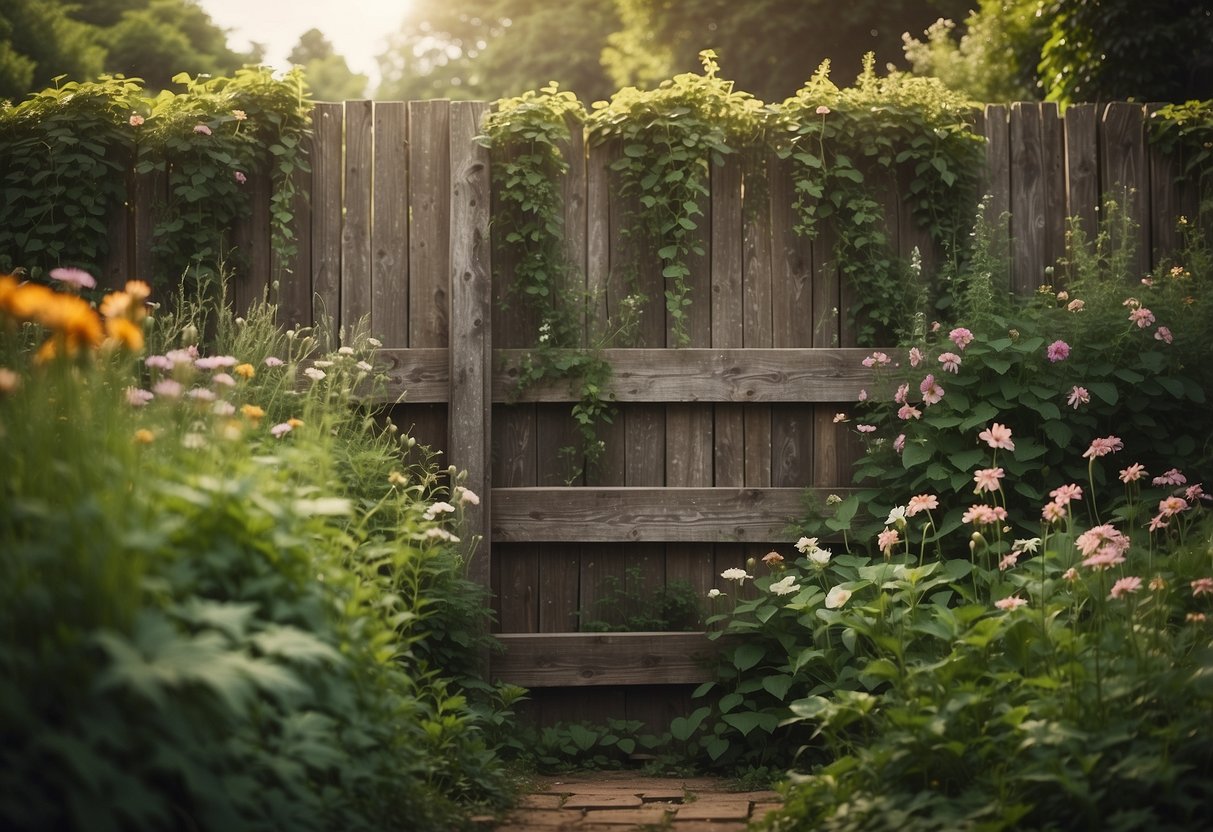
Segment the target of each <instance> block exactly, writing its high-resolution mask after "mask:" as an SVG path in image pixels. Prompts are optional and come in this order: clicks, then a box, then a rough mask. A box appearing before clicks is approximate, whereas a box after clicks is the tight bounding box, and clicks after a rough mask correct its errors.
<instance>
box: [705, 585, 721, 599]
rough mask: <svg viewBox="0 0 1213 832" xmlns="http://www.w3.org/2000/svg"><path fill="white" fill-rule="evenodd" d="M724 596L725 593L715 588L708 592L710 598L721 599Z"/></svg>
mask: <svg viewBox="0 0 1213 832" xmlns="http://www.w3.org/2000/svg"><path fill="white" fill-rule="evenodd" d="M723 594H724V593H723V592H721V591H720V590H719V589H716V588H715V587H713V588H712V589H709V590H708V597H709V598H719V597H720V596H721V595H723Z"/></svg>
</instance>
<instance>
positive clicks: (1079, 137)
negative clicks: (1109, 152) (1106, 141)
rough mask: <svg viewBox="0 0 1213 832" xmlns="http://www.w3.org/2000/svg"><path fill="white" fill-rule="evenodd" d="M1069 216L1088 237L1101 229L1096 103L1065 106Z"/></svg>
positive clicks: (1067, 211)
mask: <svg viewBox="0 0 1213 832" xmlns="http://www.w3.org/2000/svg"><path fill="white" fill-rule="evenodd" d="M1064 125H1065V145H1066V195H1067V200H1066V216H1068V217H1074V218H1076V219H1077V220H1078V223H1079V227H1080V228H1082V230H1083V233H1084V234H1085V235H1086V238H1087V239H1088V240H1093V239H1094V238H1095V234H1096V233H1097V232H1098V230H1099V229H1098V225H1097V223H1098V219H1099V153H1098V146H1097V142H1098V139H1097V137H1096V132H1095V130H1096V107H1095V105H1094V104H1072V105H1071V106H1069V107H1067V108H1066V116H1065V119H1064Z"/></svg>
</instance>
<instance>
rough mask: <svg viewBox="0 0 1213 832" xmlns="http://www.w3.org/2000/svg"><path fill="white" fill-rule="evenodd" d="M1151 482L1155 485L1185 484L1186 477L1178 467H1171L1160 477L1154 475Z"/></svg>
mask: <svg viewBox="0 0 1213 832" xmlns="http://www.w3.org/2000/svg"><path fill="white" fill-rule="evenodd" d="M1152 482H1153V483H1154V484H1155V485H1186V484H1187V482H1188V478H1187V477H1185V476H1184V475H1183V473H1182V472H1181V471H1180V470H1179V469H1178V468H1172V469H1171V470H1170V471H1167V472H1166V473H1165V474H1163V475H1162V476H1161V477H1155V478H1154V479H1153V480H1152Z"/></svg>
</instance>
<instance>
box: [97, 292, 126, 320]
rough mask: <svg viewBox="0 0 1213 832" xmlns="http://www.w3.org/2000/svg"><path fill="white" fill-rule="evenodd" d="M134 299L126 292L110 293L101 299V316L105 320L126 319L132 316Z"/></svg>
mask: <svg viewBox="0 0 1213 832" xmlns="http://www.w3.org/2000/svg"><path fill="white" fill-rule="evenodd" d="M133 300H134V298H132V297H131V296H130V295H129V294H127V293H126V292H110V293H109V294H108V295H106V296H105V297H104V298H102V299H101V307H100V308H101V315H102V317H105V318H125V317H127V315H129V314H130V311H131V306H132V301H133Z"/></svg>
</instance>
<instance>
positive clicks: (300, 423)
mask: <svg viewBox="0 0 1213 832" xmlns="http://www.w3.org/2000/svg"><path fill="white" fill-rule="evenodd" d="M286 423H287V424H288V425H290V426H291V427H292V428H299V427H303V420H302V419H296V418H295V417H293V416H292V417H291V418H290V419H287V420H286Z"/></svg>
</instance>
